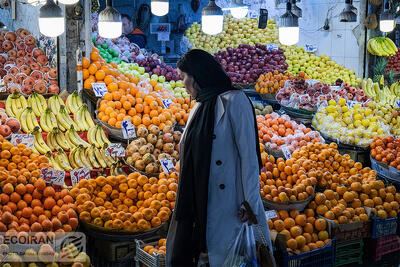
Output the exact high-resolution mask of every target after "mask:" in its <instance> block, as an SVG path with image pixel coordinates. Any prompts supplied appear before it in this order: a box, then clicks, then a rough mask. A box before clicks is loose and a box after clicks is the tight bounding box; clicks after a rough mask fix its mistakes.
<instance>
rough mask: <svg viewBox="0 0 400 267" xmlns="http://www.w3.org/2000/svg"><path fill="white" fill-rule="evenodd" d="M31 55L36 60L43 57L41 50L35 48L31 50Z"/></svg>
mask: <svg viewBox="0 0 400 267" xmlns="http://www.w3.org/2000/svg"><path fill="white" fill-rule="evenodd" d="M32 55H33V57H34V58H36V59H37V58H38V57H39V56H45V53H44V51H43V50H42V49H40V48H38V47H36V48H35V49H33V50H32Z"/></svg>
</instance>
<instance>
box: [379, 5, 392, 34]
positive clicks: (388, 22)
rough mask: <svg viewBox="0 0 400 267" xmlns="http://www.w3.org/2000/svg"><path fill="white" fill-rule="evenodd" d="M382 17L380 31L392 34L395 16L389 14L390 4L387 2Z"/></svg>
mask: <svg viewBox="0 0 400 267" xmlns="http://www.w3.org/2000/svg"><path fill="white" fill-rule="evenodd" d="M383 10H384V11H383V12H382V14H381V16H380V21H379V30H380V31H381V32H391V31H393V29H394V14H392V13H390V12H389V3H388V2H386V5H385V7H384V9H383Z"/></svg>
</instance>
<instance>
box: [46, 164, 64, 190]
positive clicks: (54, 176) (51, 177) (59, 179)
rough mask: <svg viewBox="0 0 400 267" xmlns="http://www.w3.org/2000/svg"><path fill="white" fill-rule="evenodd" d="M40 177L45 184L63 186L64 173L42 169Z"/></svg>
mask: <svg viewBox="0 0 400 267" xmlns="http://www.w3.org/2000/svg"><path fill="white" fill-rule="evenodd" d="M40 176H41V177H42V178H43V180H45V181H46V183H49V184H55V185H60V186H62V185H64V178H65V171H60V170H55V169H48V168H42V170H41V175H40Z"/></svg>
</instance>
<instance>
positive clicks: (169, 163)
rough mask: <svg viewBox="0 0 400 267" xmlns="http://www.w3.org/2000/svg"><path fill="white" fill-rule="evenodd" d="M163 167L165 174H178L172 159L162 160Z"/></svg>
mask: <svg viewBox="0 0 400 267" xmlns="http://www.w3.org/2000/svg"><path fill="white" fill-rule="evenodd" d="M160 163H161V167H162V169H163V171H164V172H166V173H170V172H171V171H174V172H178V171H177V170H176V169H175V166H174V164H172V161H171V160H170V159H160Z"/></svg>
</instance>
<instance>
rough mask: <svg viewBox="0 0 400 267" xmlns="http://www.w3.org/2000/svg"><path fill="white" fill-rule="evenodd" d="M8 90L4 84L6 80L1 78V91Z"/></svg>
mask: <svg viewBox="0 0 400 267" xmlns="http://www.w3.org/2000/svg"><path fill="white" fill-rule="evenodd" d="M6 91H7V87H6V85H5V84H4V80H3V79H1V78H0V93H3V92H6Z"/></svg>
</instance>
